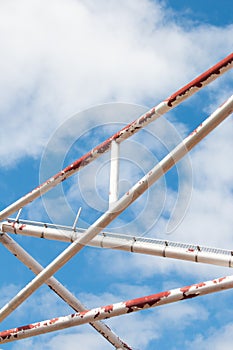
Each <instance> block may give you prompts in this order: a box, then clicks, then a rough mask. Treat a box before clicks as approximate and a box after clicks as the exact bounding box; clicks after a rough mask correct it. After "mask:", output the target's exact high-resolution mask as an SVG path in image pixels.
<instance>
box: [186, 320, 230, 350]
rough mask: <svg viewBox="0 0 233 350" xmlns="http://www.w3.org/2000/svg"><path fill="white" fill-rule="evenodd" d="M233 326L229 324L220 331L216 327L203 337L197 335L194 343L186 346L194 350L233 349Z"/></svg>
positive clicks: (188, 343)
mask: <svg viewBox="0 0 233 350" xmlns="http://www.w3.org/2000/svg"><path fill="white" fill-rule="evenodd" d="M232 336H233V324H232V323H229V324H227V325H225V326H223V327H220V329H219V328H218V329H215V328H214V327H213V328H212V329H211V330H210V331H209V332H208V333H207V335H205V336H203V335H201V334H199V335H197V336H196V337H195V339H194V340H193V341H192V342H187V343H186V346H187V347H188V348H189V349H190V350H192V349H200V350H208V349H213V350H222V349H224V350H230V349H232Z"/></svg>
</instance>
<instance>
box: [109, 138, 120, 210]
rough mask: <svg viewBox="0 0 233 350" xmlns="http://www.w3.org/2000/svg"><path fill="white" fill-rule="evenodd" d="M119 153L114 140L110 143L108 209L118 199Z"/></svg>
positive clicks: (117, 145)
mask: <svg viewBox="0 0 233 350" xmlns="http://www.w3.org/2000/svg"><path fill="white" fill-rule="evenodd" d="M119 152H120V145H119V143H117V142H116V141H115V140H113V141H112V143H111V165H110V185H109V208H111V207H112V205H113V204H114V203H115V202H116V201H117V199H118V184H119Z"/></svg>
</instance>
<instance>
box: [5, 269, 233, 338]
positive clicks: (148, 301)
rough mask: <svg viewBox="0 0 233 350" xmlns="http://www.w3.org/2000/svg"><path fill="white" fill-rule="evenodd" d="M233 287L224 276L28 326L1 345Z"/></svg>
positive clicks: (10, 333) (232, 279)
mask: <svg viewBox="0 0 233 350" xmlns="http://www.w3.org/2000/svg"><path fill="white" fill-rule="evenodd" d="M231 288H233V276H227V277H222V278H218V279H214V280H211V281H206V282H201V283H198V284H193V285H191V286H185V287H182V288H176V289H171V290H168V291H165V292H161V293H157V294H152V295H148V296H145V297H142V298H137V299H131V300H127V301H123V302H119V303H115V304H111V305H106V306H102V307H98V308H95V309H91V310H89V311H85V312H80V313H77V314H72V315H68V316H62V317H57V318H53V319H51V320H45V321H41V322H37V323H32V324H29V325H26V326H21V327H18V328H13V329H9V330H6V331H2V332H0V343H8V342H12V341H14V340H20V339H24V338H28V337H32V336H35V335H39V334H45V333H49V332H53V331H57V330H61V329H65V328H69V327H73V326H78V325H81V324H85V323H88V322H93V321H94V320H103V319H106V318H111V317H115V316H120V315H125V314H128V313H131V312H136V311H141V310H146V309H149V308H152V307H153V308H154V307H157V306H161V305H165V304H170V303H174V302H177V301H181V300H185V299H191V298H195V297H198V296H202V295H207V294H211V293H216V292H220V291H222V290H227V289H231Z"/></svg>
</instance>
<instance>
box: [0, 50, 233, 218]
mask: <svg viewBox="0 0 233 350" xmlns="http://www.w3.org/2000/svg"><path fill="white" fill-rule="evenodd" d="M232 67H233V53H231V54H230V55H229V56H227V57H225V58H224V59H223V60H221V61H220V62H218V63H217V64H216V65H214V66H213V67H211V68H210V69H208V70H207V71H206V72H204V73H203V74H201V75H199V76H198V77H197V78H196V79H194V80H192V81H191V82H190V83H189V84H187V85H185V86H184V87H182V88H181V89H180V90H178V91H176V92H175V93H174V94H172V95H171V96H169V97H168V98H166V99H165V100H164V101H162V102H161V103H159V104H158V105H157V106H156V107H153V108H152V109H151V110H149V111H148V112H147V113H145V114H143V115H142V116H141V117H139V118H138V119H136V120H135V121H133V122H132V123H130V124H128V125H127V126H126V127H124V128H123V129H121V130H120V131H118V132H117V133H116V134H114V135H113V136H111V137H110V138H109V139H107V140H106V141H104V142H102V143H101V144H99V145H98V146H97V147H95V148H93V149H92V150H91V151H89V152H88V153H86V154H85V155H84V156H83V157H81V158H79V159H77V160H76V161H75V162H73V163H72V164H70V165H69V166H68V167H66V168H65V169H63V170H62V171H60V172H59V173H58V174H56V175H54V176H53V177H51V178H50V179H48V180H47V181H46V182H44V183H43V184H41V185H39V186H38V187H37V188H35V189H34V190H32V191H31V192H29V193H28V194H26V195H25V196H23V197H22V198H20V199H18V200H17V201H16V202H14V203H12V204H11V205H9V206H8V207H7V208H5V209H3V210H2V211H1V212H0V221H2V220H5V219H6V218H7V217H9V216H11V215H12V214H13V213H14V212H16V211H17V210H19V209H20V208H22V207H24V206H25V205H26V204H28V203H30V202H32V201H33V200H34V199H36V198H38V197H40V196H41V195H42V194H44V193H46V192H48V191H49V190H50V189H51V188H53V187H55V186H57V185H58V184H59V183H61V182H62V181H64V180H65V179H67V178H68V177H70V176H71V175H73V174H74V173H76V172H78V171H79V170H80V169H82V168H84V167H85V166H86V165H88V164H90V163H91V162H92V161H94V160H95V159H97V158H98V157H100V156H101V155H102V154H103V153H106V152H108V151H109V150H110V148H111V144H112V141H116V142H117V143H121V142H122V141H124V140H126V139H127V138H129V137H130V136H132V135H133V134H135V133H137V132H138V131H139V130H140V129H142V128H144V127H145V126H146V125H148V124H149V123H151V122H152V121H154V120H156V119H158V118H159V117H160V116H161V115H163V114H165V113H167V112H168V111H169V110H171V109H172V108H174V107H176V106H177V105H178V104H180V103H181V102H183V101H184V100H186V99H187V98H188V97H190V96H192V95H193V94H194V93H196V92H197V91H199V90H200V89H202V88H203V87H205V86H207V85H208V84H209V83H211V82H212V81H213V80H215V79H216V78H218V77H219V76H221V75H222V74H224V73H225V72H227V71H228V70H230V69H231V68H232Z"/></svg>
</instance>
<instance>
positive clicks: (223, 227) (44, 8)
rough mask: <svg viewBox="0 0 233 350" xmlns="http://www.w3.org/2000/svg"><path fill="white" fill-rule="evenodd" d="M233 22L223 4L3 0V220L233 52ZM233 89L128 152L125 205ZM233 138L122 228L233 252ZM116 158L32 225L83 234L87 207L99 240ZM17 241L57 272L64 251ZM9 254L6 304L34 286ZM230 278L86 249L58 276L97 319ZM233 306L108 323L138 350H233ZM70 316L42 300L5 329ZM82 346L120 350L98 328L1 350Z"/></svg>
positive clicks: (195, 101)
mask: <svg viewBox="0 0 233 350" xmlns="http://www.w3.org/2000/svg"><path fill="white" fill-rule="evenodd" d="M231 14H232V4H231V1H230V0H224V1H222V2H221V5H220V4H219V2H218V1H216V0H213V1H205V2H203V1H197V0H196V1H194V0H193V1H190V2H189V4H188V5H187V2H186V1H179V3H178V4H177V1H172V0H170V1H168V0H167V1H148V0H140V1H139V0H134V1H133V0H131V1H130V0H126V1H115V0H112V1H111V0H110V1H106V0H101V1H98V2H95V1H88V0H87V1H85V0H84V1H77V0H68V1H67V0H66V1H65V0H56V1H55V0H51V1H49V2H45V1H39V0H33V1H29V0H20V1H16V0H8V1H5V0H2V1H1V2H0V47H1V56H0V70H1V79H0V91H1V98H0V120H1V129H0V140H1V147H0V177H1V181H0V190H1V197H0V205H1V209H3V208H4V207H6V206H7V205H9V204H11V203H12V202H13V201H14V200H16V199H18V198H19V197H20V196H21V195H23V194H25V193H27V192H29V191H30V190H31V189H33V188H34V187H36V186H37V185H38V183H39V182H40V181H42V180H45V179H46V178H47V177H49V176H51V175H53V173H56V172H57V171H58V170H60V168H61V167H63V166H65V165H67V164H69V162H71V161H72V160H74V159H76V158H78V157H80V156H81V155H82V154H83V153H85V152H87V151H88V150H89V149H90V148H92V147H93V146H95V145H96V144H98V143H99V142H101V141H103V140H104V139H105V138H107V137H108V136H111V134H112V133H113V132H115V131H117V130H118V129H120V128H121V127H122V126H124V125H125V124H126V123H129V122H131V121H132V120H134V119H135V118H137V117H138V116H140V114H142V113H143V112H144V111H146V110H147V109H149V108H151V107H152V106H154V105H156V104H157V103H159V102H160V101H161V100H163V99H164V98H166V97H167V96H169V95H170V94H171V93H172V92H174V91H175V90H177V89H178V88H179V87H180V86H182V85H184V84H186V83H187V82H188V81H190V80H191V79H193V78H194V77H195V76H196V75H198V74H200V73H201V72H203V71H204V70H206V69H207V68H209V67H210V66H212V65H214V64H215V63H216V62H217V61H219V60H220V59H222V58H224V57H225V56H226V55H228V54H229V53H231V51H232V42H233V39H232V38H233V24H232V23H231V21H232V19H231ZM232 78H233V74H232V72H229V73H227V74H226V75H225V76H224V77H222V78H221V79H219V80H217V81H216V82H214V83H213V84H211V86H210V87H208V88H206V89H205V90H203V91H201V92H199V93H198V95H196V96H193V97H192V98H191V99H190V100H188V101H187V102H185V103H184V105H182V106H180V107H178V108H177V109H175V110H174V111H172V112H170V113H169V114H168V115H167V116H165V118H161V119H160V120H159V121H157V122H155V123H154V124H153V125H151V126H149V127H148V128H147V129H146V130H145V131H143V132H142V133H139V134H138V135H136V136H135V137H133V138H132V139H130V140H129V141H127V142H126V143H125V144H124V145H122V148H121V152H122V153H121V154H122V158H123V159H122V163H121V164H122V165H121V175H120V179H121V182H120V190H121V193H123V192H124V191H125V190H126V189H127V188H128V187H129V186H131V185H133V184H134V183H135V182H136V181H137V179H138V178H139V177H140V176H142V175H143V174H144V173H146V172H147V171H148V170H149V169H150V168H151V167H152V166H153V165H154V164H155V163H156V162H158V161H159V160H160V159H161V158H162V157H163V156H164V155H165V154H166V152H167V151H169V150H170V149H171V148H172V147H174V146H175V145H176V144H178V143H179V142H180V140H181V137H184V136H185V135H187V134H189V133H190V132H191V131H192V130H193V129H194V128H195V127H196V126H197V125H198V124H199V123H200V122H201V121H202V120H204V119H205V117H207V116H208V115H209V114H210V113H211V112H213V111H214V110H215V109H216V107H217V106H218V105H219V104H221V103H222V102H223V101H224V100H225V99H226V98H227V97H228V96H230V94H231V91H232V86H233V83H232ZM232 133H233V123H232V117H230V118H228V119H227V120H226V121H225V122H224V123H223V124H222V125H221V126H220V127H219V128H218V129H217V130H216V131H214V132H213V133H212V134H211V135H210V136H208V138H206V140H204V141H203V142H202V143H201V144H200V145H199V146H198V147H197V148H195V149H194V150H193V151H192V152H191V154H190V157H187V158H186V159H184V161H182V162H181V163H180V164H179V165H178V166H177V168H176V169H175V170H173V171H172V172H170V173H169V174H168V176H166V178H165V179H161V180H160V181H159V182H158V183H157V184H156V185H155V186H153V188H151V189H150V190H149V192H148V194H145V195H144V196H143V197H142V198H141V200H139V201H137V202H136V203H135V204H133V206H132V208H129V209H128V210H127V212H126V213H125V214H123V215H121V216H120V217H119V218H118V219H117V220H116V222H114V223H113V224H112V225H111V227H110V228H111V229H112V230H114V231H116V232H124V233H129V234H138V235H140V236H142V235H145V236H151V237H154V238H156V237H159V238H163V239H170V240H174V241H180V242H192V243H197V244H203V245H208V246H214V247H222V248H227V249H231V247H232V244H233V238H232V224H233V216H232V210H233V195H232V190H233V188H232V183H233V182H232V180H233V166H232V163H231V157H232V155H231V150H232V147H233V138H232ZM108 159H109V156H108V155H106V156H104V157H103V158H101V159H100V160H98V161H97V162H96V163H93V165H91V166H90V167H88V168H86V169H84V170H83V171H82V172H80V173H79V175H78V176H75V177H74V178H72V179H70V180H69V181H68V182H67V184H64V185H63V186H60V187H59V188H58V189H56V190H55V191H53V192H51V194H48V195H47V196H45V198H44V199H43V201H41V200H37V201H36V203H34V204H32V205H29V206H28V207H27V208H25V209H24V211H23V213H22V218H25V219H32V220H42V221H43V220H45V221H48V220H51V221H55V222H56V223H63V224H64V223H66V224H69V225H72V223H73V219H74V216H75V212H76V211H77V210H78V208H79V206H82V208H83V210H82V214H81V218H80V222H79V224H80V225H81V226H83V227H87V226H88V225H89V224H91V223H92V222H94V220H95V219H96V218H97V217H98V216H99V215H101V212H103V211H105V210H106V208H107V193H108V171H109V163H108ZM177 199H178V206H176V205H175V204H176V201H177ZM174 210H175V212H174V215H173V216H172V218H173V220H174V222H172V223H171V221H170V217H171V213H172V212H173V211H174ZM169 223H170V224H171V226H168V224H169ZM177 223H178V224H179V225H178V226H177V227H176V224H177ZM168 227H169V228H172V231H171V232H170V233H169V234H168ZM17 241H18V242H19V243H20V244H22V245H23V246H24V247H25V248H26V249H27V250H29V251H30V252H31V253H32V254H33V256H35V257H36V258H37V259H38V260H39V261H40V263H42V264H44V265H46V264H47V263H49V262H50V261H51V260H52V259H53V258H54V257H55V256H57V255H58V254H59V252H61V251H62V250H63V249H64V248H65V245H64V244H62V243H59V242H47V241H46V242H38V240H36V239H31V238H27V237H17ZM0 248H1V257H2V262H3V264H4V266H5V267H6V268H5V269H3V271H2V279H1V285H0V289H1V305H4V304H5V303H6V302H7V301H8V300H9V299H10V298H11V297H12V296H13V295H15V293H17V291H19V290H20V289H21V288H22V287H23V286H24V285H25V284H26V283H27V282H28V281H30V280H31V279H32V277H33V276H32V274H31V273H30V272H29V271H27V270H26V268H24V267H23V266H22V265H21V264H20V263H18V262H17V261H16V259H15V258H14V257H13V256H11V255H10V254H9V253H8V252H7V251H6V250H5V249H4V248H3V247H0ZM109 261H111V264H109ZM230 273H231V272H230V271H229V270H228V269H224V268H220V267H213V266H208V265H198V264H196V265H194V264H191V263H187V262H179V261H172V260H165V259H160V258H156V257H148V256H137V255H130V254H126V253H122V252H115V251H102V250H99V249H93V248H92V249H91V248H86V249H84V250H83V251H82V252H80V254H78V256H77V257H75V258H74V259H72V261H71V262H69V263H68V264H67V265H66V266H65V267H64V268H63V269H62V270H61V271H59V272H58V273H57V277H58V278H59V279H60V280H61V282H63V283H64V284H65V285H66V286H68V287H69V288H70V289H71V290H72V291H73V292H74V293H75V295H77V296H78V297H79V298H80V299H81V300H82V301H83V302H84V303H85V304H86V305H87V306H88V307H95V306H100V305H105V304H108V303H112V302H115V301H120V300H126V299H130V298H134V297H139V296H143V295H147V294H150V293H155V292H159V291H162V290H164V289H170V288H175V287H179V286H182V285H187V284H190V283H195V282H200V281H202V280H204V279H211V278H215V277H219V276H223V275H225V274H230ZM231 303H232V296H231V291H229V292H224V293H221V294H218V296H216V295H210V296H207V297H204V298H200V299H199V300H193V301H188V302H187V301H186V302H182V303H177V304H176V305H168V306H166V307H161V308H158V309H154V310H149V311H146V312H142V313H138V314H135V315H129V316H127V317H126V316H123V317H120V318H116V319H112V320H110V321H109V322H108V323H109V324H110V325H111V326H112V328H113V329H114V330H115V331H116V332H117V333H118V334H119V336H121V337H122V338H123V339H124V340H125V341H127V342H128V343H129V345H131V346H133V347H134V348H135V349H145V350H149V349H154V348H156V347H160V348H164V349H166V348H167V349H180V348H181V347H183V348H189V349H196V348H197V347H198V348H199V349H203V350H204V349H207V347H208V348H211V349H216V350H218V349H230V348H231V338H232V335H233V319H232V312H231V310H230V308H229V304H231ZM70 312H71V310H70V309H69V307H68V306H66V305H64V304H63V303H62V302H60V301H59V300H58V298H56V297H55V296H54V295H53V294H51V292H50V291H48V290H47V289H46V287H42V288H40V289H39V290H38V291H37V292H36V293H35V294H34V295H33V296H32V297H31V298H30V299H29V300H28V301H27V302H25V303H24V304H23V305H22V306H21V307H20V308H19V309H18V310H17V311H15V313H13V314H12V315H11V316H9V318H7V319H6V320H5V321H4V322H3V323H2V325H1V329H7V328H12V327H15V326H18V325H22V324H27V323H29V322H35V321H39V320H42V319H46V318H50V317H54V316H59V315H65V314H68V313H70ZM223 315H224V317H223ZM73 346H78V347H79V348H80V349H83V350H89V349H97V350H98V349H104V350H105V349H106V350H108V349H111V346H110V345H109V344H108V343H107V342H106V341H105V340H104V339H102V337H101V336H99V335H98V334H96V333H95V332H94V331H92V330H91V329H90V327H88V326H84V327H78V328H76V329H69V330H67V331H64V332H60V333H52V334H50V335H48V336H41V337H36V338H34V339H29V340H24V341H20V342H18V343H11V344H8V345H7V344H6V345H3V346H2V348H3V349H13V350H21V349H32V348H33V349H35V350H42V349H43V350H44V349H45V350H54V349H58V350H60V349H62V350H66V349H70V348H71V347H73Z"/></svg>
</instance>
